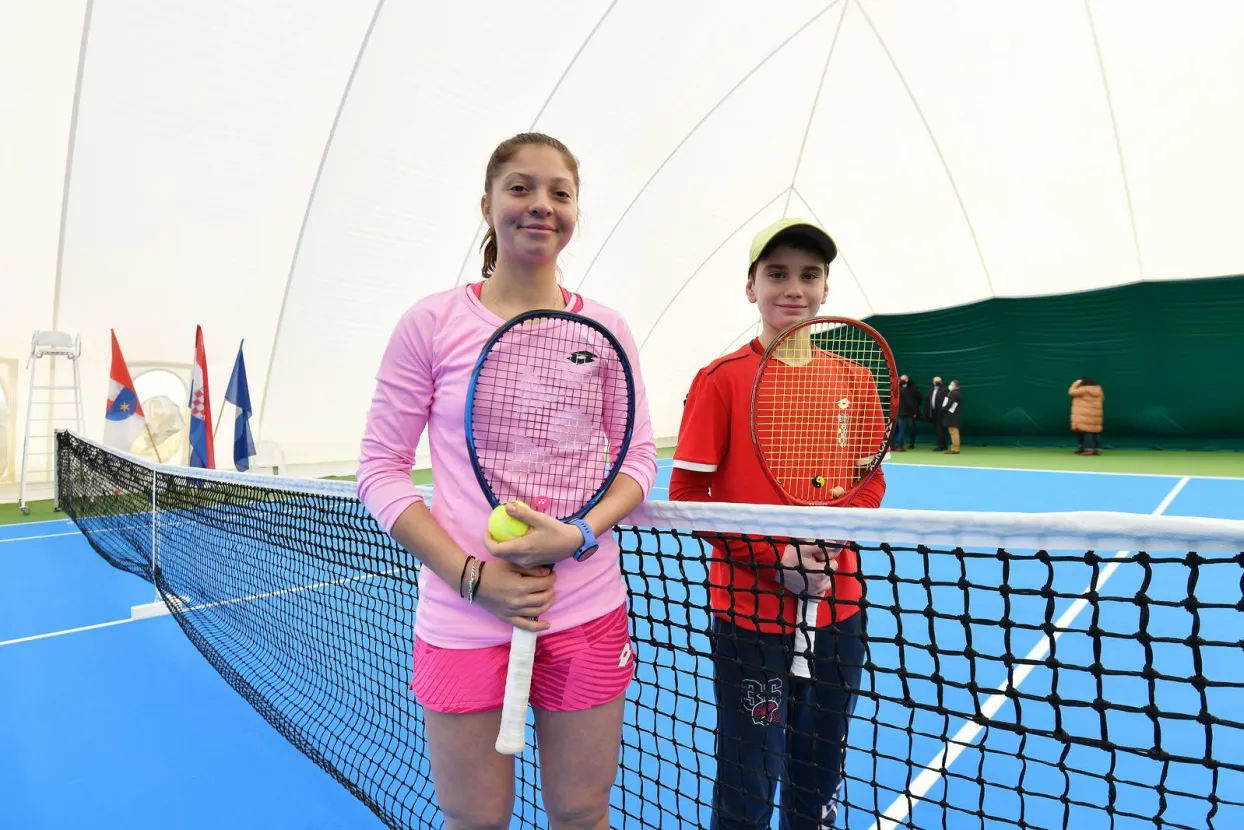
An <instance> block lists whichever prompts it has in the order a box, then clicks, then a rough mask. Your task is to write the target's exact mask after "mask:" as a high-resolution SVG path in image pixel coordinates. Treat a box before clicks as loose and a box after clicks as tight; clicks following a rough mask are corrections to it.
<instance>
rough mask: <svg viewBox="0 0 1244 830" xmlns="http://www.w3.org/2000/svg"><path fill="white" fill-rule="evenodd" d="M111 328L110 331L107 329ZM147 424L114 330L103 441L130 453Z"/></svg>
mask: <svg viewBox="0 0 1244 830" xmlns="http://www.w3.org/2000/svg"><path fill="white" fill-rule="evenodd" d="M110 331H111V330H110ZM146 427H147V419H146V417H145V416H144V415H143V405H142V404H141V403H139V401H138V393H136V392H135V391H134V381H133V379H131V378H130V369H129V367H128V366H126V365H125V358H124V357H122V356H121V344H120V343H118V342H117V333H116V332H115V331H113V332H112V370H111V371H110V372H109V374H108V412H107V414H106V415H105V418H104V443H105V444H107V445H108V446H110V447H116V448H117V449H119V450H123V451H125V452H129V451H130V448H131V447H132V446H134V440H135V439H136V438H138V436H139V435H141V434H142V431H143V430H144V429H146Z"/></svg>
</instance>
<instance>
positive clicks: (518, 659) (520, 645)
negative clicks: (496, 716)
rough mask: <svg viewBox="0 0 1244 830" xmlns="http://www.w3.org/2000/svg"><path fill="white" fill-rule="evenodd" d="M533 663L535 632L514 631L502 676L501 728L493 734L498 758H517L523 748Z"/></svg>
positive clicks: (525, 738)
mask: <svg viewBox="0 0 1244 830" xmlns="http://www.w3.org/2000/svg"><path fill="white" fill-rule="evenodd" d="M535 661H536V632H534V631H526V630H524V629H522V628H515V629H514V636H513V637H511V638H510V663H509V666H508V667H507V669H506V673H505V698H504V700H503V702H502V704H501V728H500V730H498V732H497V744H496V746H497V752H500V753H501V754H502V755H517V754H519V753H520V752H522V751H523V748H524V747H525V746H526V745H527V701H528V699H529V697H530V695H531V670H532V667H533V666H534V665H535Z"/></svg>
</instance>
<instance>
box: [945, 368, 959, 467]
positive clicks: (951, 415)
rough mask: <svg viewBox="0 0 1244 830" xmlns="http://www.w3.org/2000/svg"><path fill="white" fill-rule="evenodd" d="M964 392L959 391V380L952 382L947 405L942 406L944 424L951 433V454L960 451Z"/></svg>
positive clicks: (949, 451)
mask: <svg viewBox="0 0 1244 830" xmlns="http://www.w3.org/2000/svg"><path fill="white" fill-rule="evenodd" d="M962 418H963V393H962V392H960V391H959V381H957V380H952V381H951V382H950V394H949V395H947V396H946V405H945V406H943V407H942V424H943V427H944V428H945V430H946V431H947V432H949V433H950V449H949V450H947V451H946V452H947V454H949V455H957V454H958V452H959V426H960V425H961V424H962V423H963V420H962Z"/></svg>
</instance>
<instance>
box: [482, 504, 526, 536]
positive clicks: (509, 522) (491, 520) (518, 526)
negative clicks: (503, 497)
mask: <svg viewBox="0 0 1244 830" xmlns="http://www.w3.org/2000/svg"><path fill="white" fill-rule="evenodd" d="M514 503H515V504H522V505H523V507H526V506H527V505H526V504H523V502H521V501H516V502H514ZM527 530H528V527H527V523H526V522H520V521H519V520H518V519H516V518H514V517H513V516H511V515H510V514H508V513H506V512H505V505H504V504H499V505H497V506H496V507H494V508H493V509H492V515H491V516H489V517H488V535H489V536H491V537H492V538H493V541H496V542H508V541H510V540H511V539H517V538H518V537H519V536H523V535H524V534H526V533H527Z"/></svg>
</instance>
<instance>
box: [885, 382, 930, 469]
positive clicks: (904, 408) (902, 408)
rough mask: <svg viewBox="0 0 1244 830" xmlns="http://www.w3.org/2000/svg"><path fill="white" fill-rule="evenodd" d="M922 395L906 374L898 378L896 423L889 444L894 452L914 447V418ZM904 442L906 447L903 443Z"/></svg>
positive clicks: (918, 414)
mask: <svg viewBox="0 0 1244 830" xmlns="http://www.w3.org/2000/svg"><path fill="white" fill-rule="evenodd" d="M923 402H924V395H923V394H921V392H920V390H919V389H918V388H917V387H916V385H915V384H914V383H912V382H911V378H909V377H907V375H903V376H901V377H900V378H899V379H898V423H897V424H896V425H895V431H894V440H893V441H892V442H891V444H890V445H891V446H892V447H893V448H894V451H895V452H905V451H906V450H914V449H915V448H916V424H915V419H917V418H919V417H920V404H921V403H923ZM904 444H906V447H904V446H903V445H904Z"/></svg>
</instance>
